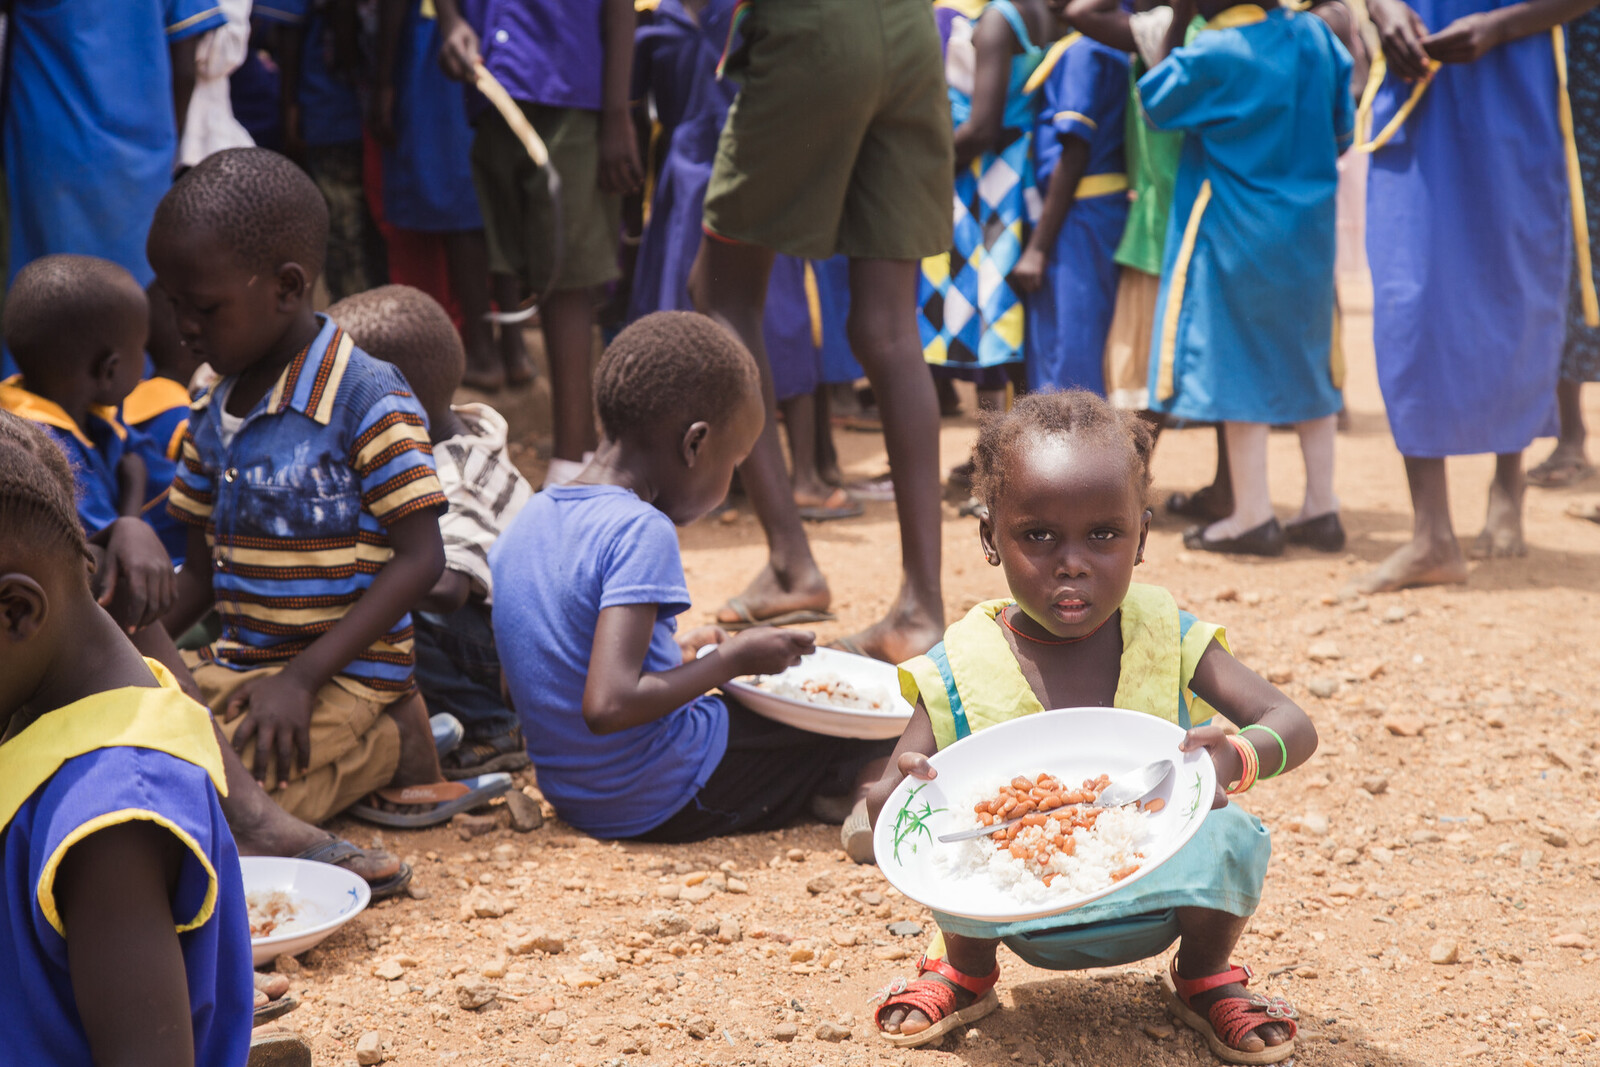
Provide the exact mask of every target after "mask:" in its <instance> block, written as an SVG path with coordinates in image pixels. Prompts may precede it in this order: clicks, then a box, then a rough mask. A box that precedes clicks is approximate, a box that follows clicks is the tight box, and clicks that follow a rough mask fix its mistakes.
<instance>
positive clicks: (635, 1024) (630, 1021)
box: [617, 1015, 650, 1030]
mask: <svg viewBox="0 0 1600 1067" xmlns="http://www.w3.org/2000/svg"><path fill="white" fill-rule="evenodd" d="M617 1025H618V1026H620V1027H622V1028H623V1029H624V1030H642V1029H644V1028H645V1027H646V1026H649V1025H650V1020H648V1019H642V1018H640V1017H639V1016H637V1015H619V1016H617Z"/></svg>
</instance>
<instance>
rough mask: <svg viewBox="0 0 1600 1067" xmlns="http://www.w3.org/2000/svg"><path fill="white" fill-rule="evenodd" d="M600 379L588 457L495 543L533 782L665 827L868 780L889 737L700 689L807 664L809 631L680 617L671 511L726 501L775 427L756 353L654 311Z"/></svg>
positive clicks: (587, 825) (600, 818)
mask: <svg viewBox="0 0 1600 1067" xmlns="http://www.w3.org/2000/svg"><path fill="white" fill-rule="evenodd" d="M595 393H596V399H597V401H598V408H599V413H600V422H601V425H602V426H603V428H604V439H603V440H602V442H601V445H600V448H599V450H598V451H597V452H596V453H595V457H594V459H593V460H592V461H591V462H590V463H589V464H588V465H587V466H586V467H584V469H583V471H582V472H581V473H580V474H579V475H578V477H577V478H576V479H575V480H574V481H572V482H571V483H569V484H567V485H562V486H555V487H552V488H549V489H546V490H545V491H544V492H542V493H539V494H538V495H537V496H535V497H534V499H533V500H532V501H531V502H530V503H529V504H528V506H527V507H525V508H523V509H522V511H521V512H520V513H519V514H518V515H517V517H516V518H515V519H513V520H512V522H511V525H510V527H509V528H507V530H506V532H505V533H504V535H502V536H501V538H500V540H499V542H498V543H497V544H496V545H495V547H494V549H493V551H492V552H491V553H490V557H489V561H490V566H491V568H492V571H493V576H494V588H495V605H494V633H495V644H496V645H497V646H498V647H499V650H500V660H501V663H502V665H503V667H504V670H505V673H506V681H507V684H508V686H509V689H510V693H511V700H512V705H513V706H514V707H515V708H516V709H517V710H518V712H519V713H520V714H521V718H522V732H523V735H524V736H525V737H526V738H527V741H528V750H529V754H530V755H531V756H532V757H533V761H534V765H535V766H536V767H537V768H538V771H539V788H540V789H541V790H542V791H543V792H544V794H545V796H546V797H547V798H548V799H549V800H550V802H551V803H552V804H554V805H555V807H556V811H557V812H558V813H559V814H560V816H561V818H562V819H564V820H566V821H567V822H569V823H571V824H572V825H573V826H576V827H577V828H579V829H580V830H583V831H585V832H587V833H591V834H594V835H595V836H597V837H607V838H638V839H642V840H648V841H662V842H681V841H699V840H703V839H705V838H707V837H712V836H716V835H720V834H729V833H736V832H741V831H750V830H763V829H773V828H776V827H779V826H782V825H784V824H785V823H786V822H788V821H789V820H790V819H792V818H794V817H795V816H796V815H798V814H799V813H800V812H801V811H803V810H805V808H806V806H807V804H808V802H810V801H811V800H813V798H815V797H817V796H819V795H822V794H826V795H829V796H839V795H841V794H849V793H851V792H852V790H855V791H856V793H857V794H858V795H857V797H856V799H860V798H863V797H864V796H865V787H864V785H863V784H862V782H863V781H870V780H871V779H870V777H865V776H863V775H862V773H861V772H862V769H863V767H864V765H866V764H868V763H869V761H871V760H872V758H873V757H874V756H877V755H885V756H886V755H887V754H888V752H889V749H890V747H892V742H883V743H867V742H860V741H848V740H843V739H840V738H834V737H823V736H821V735H818V734H811V733H806V732H805V731H803V730H797V729H794V728H793V727H789V726H784V725H781V724H779V723H775V722H772V721H770V720H767V719H763V718H761V717H759V716H757V715H755V714H754V713H753V712H750V711H747V710H746V709H744V708H743V707H741V706H739V705H738V704H735V703H733V702H731V701H727V700H724V699H720V698H718V697H713V696H708V695H706V694H708V693H709V692H710V691H711V690H712V689H714V688H716V687H717V686H720V685H722V684H724V683H725V682H728V681H730V680H732V679H734V678H737V677H740V676H743V675H747V674H775V673H778V672H780V671H782V670H785V669H786V668H788V667H791V666H793V665H794V664H796V663H799V662H800V659H801V657H802V656H805V655H807V654H809V653H810V652H812V651H813V650H814V645H813V637H812V635H811V634H809V633H805V632H798V631H788V630H778V629H774V628H772V627H756V628H754V629H749V630H746V631H744V632H743V633H739V634H734V635H733V636H731V637H730V636H728V635H727V634H726V633H724V632H723V631H722V630H720V629H718V628H716V627H704V628H702V629H698V630H695V631H693V632H692V633H689V634H685V635H683V636H681V637H680V636H678V635H677V634H676V630H677V624H676V622H675V620H676V618H677V616H678V615H681V614H682V613H683V612H684V611H686V610H687V609H688V607H689V591H688V588H687V587H686V585H685V582H684V574H683V562H682V560H681V559H680V558H679V555H678V534H677V530H676V529H675V526H681V525H686V524H688V523H691V522H693V521H694V520H695V519H698V518H700V517H701V516H702V515H704V514H705V513H706V512H708V511H710V510H711V509H712V508H714V507H716V506H717V504H718V503H720V502H721V500H722V498H723V497H724V496H725V495H726V493H727V491H728V484H729V482H730V481H731V480H732V477H733V469H734V467H735V466H736V465H737V464H738V463H740V462H742V461H743V459H744V458H745V456H746V455H748V454H749V452H750V448H751V446H752V445H754V444H755V440H756V437H757V436H758V435H759V434H760V432H761V427H762V422H763V417H764V416H763V407H762V401H761V387H760V380H759V378H758V376H757V371H756V365H755V361H754V360H753V359H752V358H751V356H750V354H749V353H748V352H747V351H746V350H745V349H744V348H743V346H741V345H740V344H739V343H738V342H737V341H735V340H734V339H733V337H732V335H730V334H728V333H726V332H724V331H723V330H722V329H720V328H719V327H717V326H716V325H715V324H714V323H712V321H711V320H710V319H707V318H705V317H703V316H700V315H695V314H692V313H689V312H682V311H663V312H657V313H655V314H653V315H647V316H645V317H644V318H642V319H640V320H639V321H638V322H636V323H634V324H633V325H632V326H629V327H628V328H627V329H625V330H623V331H622V333H621V334H619V335H618V336H617V339H616V340H615V341H613V342H612V344H611V347H610V348H609V349H608V350H607V351H606V354H605V357H604V358H603V359H602V360H601V363H600V369H599V373H598V375H597V378H596V383H595ZM705 645H715V646H716V647H715V651H713V652H710V653H708V654H707V655H705V656H701V657H700V658H698V659H697V658H696V653H697V652H699V650H700V649H701V648H702V647H703V646H705ZM881 766H882V764H881V763H880V764H878V767H877V768H872V767H867V768H866V769H867V770H869V771H872V770H876V769H880V768H881Z"/></svg>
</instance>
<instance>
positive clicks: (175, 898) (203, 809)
mask: <svg viewBox="0 0 1600 1067" xmlns="http://www.w3.org/2000/svg"><path fill="white" fill-rule="evenodd" d="M149 662H150V664H151V670H152V671H153V672H155V674H156V677H157V679H158V680H159V681H160V682H161V685H160V687H150V688H138V687H135V688H127V689H113V690H110V691H108V692H104V693H96V694H95V695H94V696H90V697H86V698H84V699H83V700H80V701H77V702H76V703H73V704H68V705H67V706H66V707H63V708H57V709H56V710H54V711H52V712H49V713H48V714H46V715H43V716H41V717H40V718H39V719H37V720H35V721H34V722H33V723H31V724H30V725H28V726H27V727H26V728H24V729H23V730H21V731H20V732H18V733H17V734H15V735H14V736H12V737H10V738H7V739H6V741H5V743H4V744H0V829H3V830H4V838H3V841H0V851H3V856H4V873H3V875H0V912H3V913H4V920H3V922H0V959H4V960H5V963H6V965H5V966H4V967H0V1032H3V1033H4V1035H5V1038H4V1041H5V1053H4V1056H3V1058H4V1059H5V1061H6V1062H8V1063H30V1064H33V1063H37V1064H45V1063H48V1064H52V1065H54V1067H80V1065H81V1067H91V1065H92V1064H93V1063H94V1058H93V1056H92V1055H91V1053H90V1049H89V1040H88V1036H87V1035H86V1034H85V1033H84V1030H83V1022H82V1020H81V1019H80V1018H79V1015H78V1008H77V998H76V996H75V994H74V992H73V988H72V976H71V973H70V970H69V966H68V961H67V940H66V933H65V931H64V929H63V927H62V921H61V914H60V912H59V910H58V907H57V901H56V892H55V880H56V873H57V872H58V871H59V869H60V867H61V864H62V862H63V861H64V860H65V859H66V858H67V856H68V855H69V854H70V852H71V850H72V848H73V846H75V845H77V844H78V842H80V841H81V840H83V839H84V838H85V837H87V836H89V835H90V834H92V833H94V832H96V831H97V830H103V829H105V828H107V827H111V826H120V825H123V824H126V823H129V822H148V823H153V824H155V825H156V826H159V827H161V828H162V829H164V830H166V831H167V832H168V833H170V834H172V836H173V837H175V838H177V840H178V841H179V842H180V843H181V844H182V846H183V848H182V855H183V859H182V863H181V866H180V868H179V873H178V882H177V887H176V889H175V890H174V892H173V895H172V923H173V926H174V928H175V929H176V930H177V932H178V943H179V945H180V946H181V948H182V951H183V966H184V974H185V976H186V977H187V979H188V987H189V1015H190V1020H191V1022H192V1025H193V1028H194V1054H195V1055H194V1062H195V1063H196V1064H197V1065H199V1067H238V1065H239V1064H242V1063H244V1061H245V1057H246V1056H247V1055H248V1054H249V1047H250V1026H251V1015H252V1010H251V1003H252V998H253V996H254V984H253V982H252V977H251V965H250V921H249V914H248V910H247V907H246V904H245V896H244V884H243V881H242V880H241V878H240V874H239V854H238V852H237V851H236V849H235V848H234V843H233V835H232V834H231V833H229V831H228V823H227V820H226V819H224V818H223V815H222V807H221V805H220V804H219V803H218V797H219V796H224V795H226V794H227V784H226V781H225V779H224V775H223V769H222V753H221V751H220V750H219V749H218V747H217V740H216V735H215V733H214V732H213V730H212V726H211V716H210V715H209V714H207V712H206V709H205V708H203V707H201V706H200V705H198V704H196V703H195V702H194V701H192V700H190V699H189V698H188V697H186V696H184V695H183V693H182V691H180V690H179V689H178V685H177V682H176V681H174V680H173V678H172V676H171V675H170V674H168V673H167V671H166V669H165V668H163V667H161V666H160V665H159V664H157V663H154V662H153V661H149Z"/></svg>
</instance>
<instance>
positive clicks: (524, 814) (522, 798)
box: [506, 790, 544, 834]
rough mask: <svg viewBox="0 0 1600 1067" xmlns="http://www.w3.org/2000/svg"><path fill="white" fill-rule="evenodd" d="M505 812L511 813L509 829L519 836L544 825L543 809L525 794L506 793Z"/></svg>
mask: <svg viewBox="0 0 1600 1067" xmlns="http://www.w3.org/2000/svg"><path fill="white" fill-rule="evenodd" d="M506 810H507V811H509V812H511V829H513V830H515V831H516V832H517V833H519V834H526V833H531V832H532V831H534V830H537V829H539V827H541V826H543V825H544V811H543V809H541V808H540V807H539V802H538V801H537V800H534V799H533V798H532V797H530V796H529V795H528V794H526V793H522V792H518V791H517V790H512V791H511V792H509V793H507V794H506Z"/></svg>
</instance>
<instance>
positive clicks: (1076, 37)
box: [1022, 30, 1083, 93]
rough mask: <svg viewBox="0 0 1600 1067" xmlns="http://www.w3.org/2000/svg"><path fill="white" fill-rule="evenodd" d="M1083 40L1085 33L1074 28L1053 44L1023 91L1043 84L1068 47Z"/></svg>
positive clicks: (1028, 90) (1032, 90) (1029, 91)
mask: <svg viewBox="0 0 1600 1067" xmlns="http://www.w3.org/2000/svg"><path fill="white" fill-rule="evenodd" d="M1081 40H1083V34H1081V33H1078V32H1077V31H1076V30H1074V31H1073V32H1072V33H1069V34H1067V35H1066V36H1065V37H1063V38H1061V40H1059V41H1057V42H1056V43H1055V44H1053V45H1051V46H1050V51H1048V52H1046V53H1045V54H1044V58H1043V59H1041V60H1040V61H1039V65H1038V66H1037V67H1035V68H1033V73H1032V74H1030V75H1028V80H1027V81H1026V82H1025V83H1024V84H1023V86H1022V91H1023V92H1024V93H1031V92H1034V91H1035V90H1037V89H1038V88H1039V86H1041V85H1043V84H1044V80H1045V79H1046V78H1048V77H1050V72H1051V71H1052V70H1055V68H1056V64H1057V63H1059V62H1060V61H1061V57H1062V56H1063V55H1065V54H1066V51H1067V49H1069V48H1071V47H1072V46H1073V45H1075V44H1077V43H1078V42H1079V41H1081Z"/></svg>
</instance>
